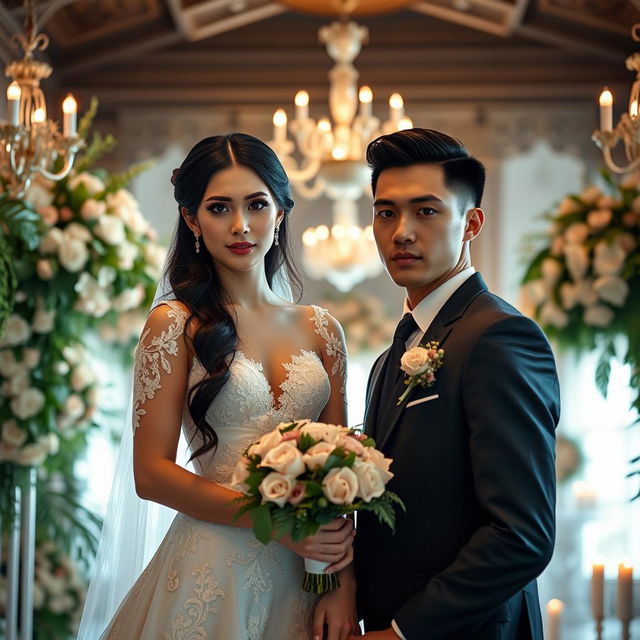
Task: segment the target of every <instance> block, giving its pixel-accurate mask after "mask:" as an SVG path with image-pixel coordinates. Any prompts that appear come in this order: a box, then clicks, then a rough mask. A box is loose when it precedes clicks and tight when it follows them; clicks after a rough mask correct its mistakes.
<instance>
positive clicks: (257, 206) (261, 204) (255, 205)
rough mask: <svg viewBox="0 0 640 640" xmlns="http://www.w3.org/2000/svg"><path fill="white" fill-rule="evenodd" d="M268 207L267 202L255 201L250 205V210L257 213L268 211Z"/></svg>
mask: <svg viewBox="0 0 640 640" xmlns="http://www.w3.org/2000/svg"><path fill="white" fill-rule="evenodd" d="M268 206H269V203H268V202H267V201H266V200H254V201H253V202H252V203H251V204H250V205H249V209H253V210H255V211H261V210H262V209H266V208H267V207H268Z"/></svg>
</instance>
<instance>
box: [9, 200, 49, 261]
mask: <svg viewBox="0 0 640 640" xmlns="http://www.w3.org/2000/svg"><path fill="white" fill-rule="evenodd" d="M43 230H44V223H43V222H42V217H41V216H40V214H38V213H36V212H35V211H34V210H33V209H32V208H31V207H30V206H29V205H28V204H27V203H26V202H24V200H13V199H11V198H9V197H7V196H0V233H2V234H3V235H6V236H7V237H9V238H12V239H16V240H18V241H19V242H21V243H22V244H24V247H25V248H26V249H27V250H29V251H34V250H35V249H37V248H38V245H39V244H40V238H41V236H42V232H43Z"/></svg>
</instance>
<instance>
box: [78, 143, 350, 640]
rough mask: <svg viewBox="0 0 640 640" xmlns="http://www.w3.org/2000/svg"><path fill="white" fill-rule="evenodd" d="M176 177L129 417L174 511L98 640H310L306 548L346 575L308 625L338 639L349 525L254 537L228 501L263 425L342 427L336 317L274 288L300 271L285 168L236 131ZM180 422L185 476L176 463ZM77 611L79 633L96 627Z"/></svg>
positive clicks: (148, 486) (141, 482) (142, 464)
mask: <svg viewBox="0 0 640 640" xmlns="http://www.w3.org/2000/svg"><path fill="white" fill-rule="evenodd" d="M172 182H173V184H174V187H175V191H174V193H175V199H176V201H177V202H178V210H179V213H180V215H179V219H178V227H177V231H176V236H175V238H174V242H173V246H172V250H171V253H170V256H169V258H168V263H167V276H168V281H169V284H170V290H171V291H170V293H168V294H167V295H165V296H164V299H162V300H161V301H160V302H159V304H156V306H154V308H153V309H152V311H151V313H150V314H149V317H148V319H147V323H146V325H145V328H144V330H143V333H142V336H141V338H140V342H139V345H138V349H137V352H136V360H135V372H134V394H133V413H132V416H133V435H134V437H133V469H134V477H135V491H136V493H137V494H138V495H139V496H140V497H141V498H144V499H145V500H148V501H154V502H157V503H161V504H162V505H166V506H168V507H171V508H172V509H175V510H176V511H177V512H178V514H177V515H176V517H175V519H174V520H173V522H172V523H171V525H170V527H169V530H168V532H167V534H166V536H165V537H164V539H163V541H162V543H161V544H160V546H159V548H158V549H157V551H156V552H155V555H154V556H153V558H152V559H151V561H150V562H149V564H148V565H147V566H146V568H145V569H144V571H143V572H142V574H141V575H140V576H139V578H138V580H137V581H136V583H135V584H134V585H133V587H132V588H131V590H130V591H129V593H128V594H127V596H126V597H125V599H124V601H123V602H122V603H121V605H120V607H119V608H118V610H117V612H116V613H115V615H114V616H113V618H112V619H111V622H110V623H109V624H108V626H107V628H106V630H103V629H102V628H100V629H99V630H95V631H96V632H97V633H100V632H102V635H101V638H103V639H108V640H115V639H130V638H136V640H144V639H148V640H151V639H153V640H157V639H159V638H162V639H170V638H180V639H186V638H198V639H199V640H204V639H205V638H206V639H215V640H244V639H247V640H306V639H310V638H311V636H312V628H313V610H314V607H315V606H316V603H317V598H316V597H315V596H312V595H310V594H307V593H305V592H303V591H302V589H301V585H302V579H303V571H304V569H303V560H302V558H303V557H308V558H313V559H316V560H321V561H325V562H329V563H331V565H330V567H329V568H328V569H327V570H328V571H341V574H340V575H341V579H342V587H341V588H340V591H341V593H339V594H336V593H335V592H334V593H331V594H327V595H325V596H324V597H323V598H322V599H321V605H320V606H318V609H317V611H316V623H315V627H316V629H318V628H319V629H322V625H323V623H325V624H326V628H327V633H328V637H329V638H332V639H333V638H335V639H336V640H341V639H342V638H346V637H348V635H349V633H350V632H352V633H355V632H356V631H357V625H356V614H355V609H354V606H352V603H353V601H354V598H353V591H354V590H355V587H354V585H353V582H352V580H351V578H350V570H351V567H348V565H349V564H350V562H351V559H352V540H353V535H354V531H353V527H352V524H351V522H350V521H349V520H345V519H339V520H335V521H333V522H331V523H329V524H328V525H325V526H324V527H323V528H321V530H320V531H319V532H318V534H317V535H315V536H312V537H308V538H306V539H305V540H303V541H302V542H299V543H294V542H293V541H292V540H291V539H289V538H284V539H280V540H279V541H272V542H270V543H269V544H267V545H262V544H260V543H259V542H257V540H256V539H255V537H254V536H253V534H252V531H251V524H252V523H251V520H250V518H249V517H248V516H244V517H242V518H241V519H240V520H237V521H234V519H233V516H234V513H235V511H236V508H235V507H234V506H233V505H231V504H230V503H231V501H232V500H233V499H234V498H236V497H237V496H238V495H239V494H238V493H237V492H235V491H233V490H231V489H230V488H229V487H230V485H231V475H232V471H233V468H234V466H235V464H236V462H237V460H238V458H239V457H240V455H241V454H242V452H243V451H244V449H245V448H246V447H247V446H248V445H249V444H250V443H251V442H253V441H255V440H257V439H258V438H259V437H260V436H261V435H262V434H264V433H266V432H267V431H270V430H271V429H273V428H274V427H275V426H276V425H277V424H278V423H280V422H285V421H291V420H294V419H301V418H310V419H313V420H321V421H324V422H330V423H336V424H345V420H346V411H345V407H346V405H345V369H346V362H345V349H344V339H343V334H342V330H341V327H340V325H339V324H338V323H337V322H336V321H335V320H334V319H333V318H332V317H331V316H330V315H329V314H328V313H327V312H326V311H325V310H324V309H321V308H319V307H315V306H310V307H305V306H299V305H295V304H292V302H291V301H290V300H289V299H285V298H283V297H280V296H279V295H277V293H275V292H274V290H277V287H276V280H277V279H278V278H279V277H281V276H283V275H284V280H285V281H288V280H289V277H290V276H293V277H295V274H294V273H293V272H292V263H291V260H290V256H289V253H288V251H289V249H288V216H289V214H290V211H291V208H292V206H293V201H292V199H291V196H290V190H289V183H288V180H287V176H286V174H285V172H284V170H283V168H282V166H281V165H280V163H279V161H278V159H277V157H276V156H275V154H274V153H273V151H271V149H270V148H269V147H268V146H266V145H265V144H264V143H262V142H260V141H259V140H257V139H256V138H253V137H251V136H248V135H244V134H240V133H233V134H228V135H224V136H214V137H211V138H206V139H204V140H202V141H201V142H199V143H198V144H196V145H195V147H194V148H193V149H192V150H191V151H190V152H189V154H188V156H187V157H186V159H185V161H184V162H183V163H182V166H181V167H180V169H176V170H175V171H174V174H173V178H172ZM181 430H182V432H183V434H184V436H185V437H186V440H187V441H188V443H189V453H190V458H191V460H192V463H193V468H194V472H191V471H189V470H187V469H185V468H184V467H182V466H180V465H178V464H177V463H176V455H177V448H178V441H179V438H180V432H181ZM124 551H125V550H124V549H123V552H124ZM343 569H344V571H342V570H343ZM94 579H95V578H94ZM92 586H93V585H92ZM90 595H91V594H90ZM84 615H85V617H84V618H83V621H82V625H81V632H80V637H82V633H83V628H84V629H87V628H89V626H90V624H91V620H87V618H90V617H91V614H90V613H88V611H87V610H86V609H85V614H84ZM109 615H111V614H109ZM95 637H96V636H93V638H95ZM315 637H317V631H316V632H315V635H314V638H315Z"/></svg>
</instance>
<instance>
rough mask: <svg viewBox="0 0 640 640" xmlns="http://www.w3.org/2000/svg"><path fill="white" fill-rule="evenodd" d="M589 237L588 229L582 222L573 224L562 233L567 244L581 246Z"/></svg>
mask: <svg viewBox="0 0 640 640" xmlns="http://www.w3.org/2000/svg"><path fill="white" fill-rule="evenodd" d="M588 237H589V227H587V225H586V224H584V223H583V222H574V223H573V224H572V225H569V226H568V227H567V229H566V231H565V232H564V238H565V240H566V241H567V242H568V243H569V244H582V243H583V242H584V241H585V240H586V239H587V238H588Z"/></svg>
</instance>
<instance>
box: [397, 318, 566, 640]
mask: <svg viewBox="0 0 640 640" xmlns="http://www.w3.org/2000/svg"><path fill="white" fill-rule="evenodd" d="M462 385H463V388H462V396H463V409H464V415H465V418H466V421H467V425H468V429H469V455H470V460H471V470H472V477H473V482H474V488H475V491H476V494H477V500H478V502H479V505H480V508H481V509H482V511H483V512H484V520H485V524H483V525H482V526H480V527H479V528H478V529H476V530H475V531H474V533H473V535H472V536H471V537H470V538H469V540H468V542H467V544H466V545H465V546H464V547H463V548H462V549H461V550H460V552H459V554H458V555H457V556H456V558H455V560H454V561H453V563H452V564H451V565H449V567H447V568H446V569H445V570H444V571H442V572H440V573H439V574H437V575H436V576H434V578H433V579H431V580H430V581H429V583H428V584H427V585H426V587H425V588H424V590H422V591H420V592H418V593H417V594H416V595H415V596H414V597H413V598H412V599H411V600H409V601H408V602H407V603H406V604H405V605H404V606H403V607H402V608H401V609H400V610H399V611H398V612H397V613H396V615H395V616H394V619H395V621H396V623H397V624H398V627H399V628H400V629H401V630H402V632H403V634H404V635H405V636H406V637H407V640H414V639H418V638H420V640H440V639H445V638H464V637H468V635H471V634H472V633H473V631H474V630H476V629H477V628H478V627H480V626H481V625H482V624H483V623H484V622H485V621H486V620H487V619H488V618H489V617H490V616H491V614H492V612H494V611H495V610H497V609H498V608H499V607H500V606H501V605H502V604H503V603H504V602H505V601H506V600H508V599H509V598H510V597H512V596H513V595H515V594H516V593H517V592H518V591H520V590H521V589H523V588H524V587H525V586H526V585H527V584H528V583H529V582H531V581H532V580H534V579H535V578H536V577H537V576H538V575H539V574H540V573H541V572H542V570H543V569H544V567H545V566H546V565H547V564H548V562H549V560H550V559H551V555H552V553H553V546H554V539H555V427H556V424H557V421H558V417H559V389H558V379H557V375H556V368H555V362H554V358H553V355H552V353H551V349H550V347H549V344H548V342H547V340H546V338H545V337H544V335H543V334H542V332H541V331H540V329H539V328H538V326H537V325H536V324H535V323H533V322H532V321H531V320H529V319H528V318H525V317H522V316H510V317H507V318H504V319H501V320H499V321H497V322H495V323H494V324H492V325H490V326H488V327H487V328H486V329H484V330H483V331H482V332H481V334H480V336H479V338H478V339H477V340H476V341H475V343H474V345H473V346H472V348H471V349H470V351H469V352H468V355H467V360H466V363H465V366H464V368H463V373H462ZM433 526H437V523H433Z"/></svg>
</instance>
